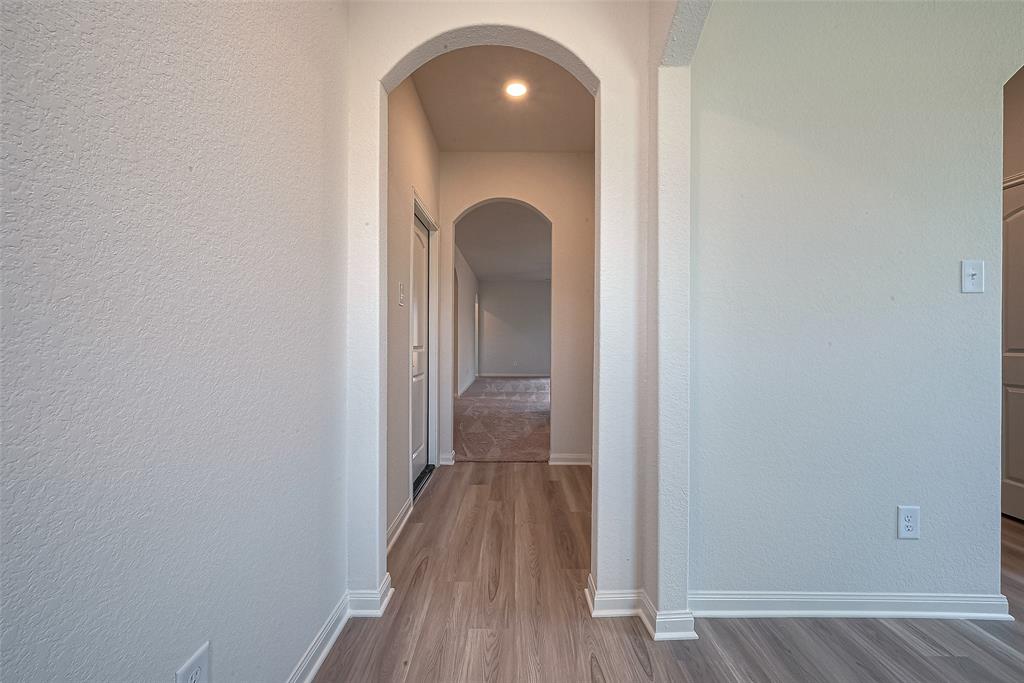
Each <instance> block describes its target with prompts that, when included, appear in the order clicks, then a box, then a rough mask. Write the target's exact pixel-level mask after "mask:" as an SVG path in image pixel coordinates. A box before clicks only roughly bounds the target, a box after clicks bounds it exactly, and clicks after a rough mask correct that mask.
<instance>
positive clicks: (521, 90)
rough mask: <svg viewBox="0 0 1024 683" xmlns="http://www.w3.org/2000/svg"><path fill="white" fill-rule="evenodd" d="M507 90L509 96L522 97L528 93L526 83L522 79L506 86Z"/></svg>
mask: <svg viewBox="0 0 1024 683" xmlns="http://www.w3.org/2000/svg"><path fill="white" fill-rule="evenodd" d="M505 92H506V93H507V94H508V96H509V97H522V96H523V95H525V94H526V84H525V83H523V82H522V81H512V82H511V83H508V84H507V85H506V86H505Z"/></svg>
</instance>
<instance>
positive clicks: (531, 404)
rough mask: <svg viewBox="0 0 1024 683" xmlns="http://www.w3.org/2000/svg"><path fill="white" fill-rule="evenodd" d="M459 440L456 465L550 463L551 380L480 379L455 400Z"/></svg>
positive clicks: (455, 438)
mask: <svg viewBox="0 0 1024 683" xmlns="http://www.w3.org/2000/svg"><path fill="white" fill-rule="evenodd" d="M454 442H455V460H456V462H468V461H476V462H547V461H548V458H549V456H550V451H551V379H550V378H547V377H533V378H526V377H481V378H478V379H477V380H476V381H475V382H473V384H472V385H471V386H470V387H469V388H468V389H466V391H465V393H464V394H463V395H462V396H460V397H458V398H457V399H455V429H454ZM587 509H588V510H589V509H590V508H589V507H588V508H587Z"/></svg>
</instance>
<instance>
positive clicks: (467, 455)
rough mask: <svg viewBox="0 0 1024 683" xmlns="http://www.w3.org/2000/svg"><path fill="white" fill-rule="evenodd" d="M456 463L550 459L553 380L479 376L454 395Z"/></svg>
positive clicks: (541, 460) (546, 378)
mask: <svg viewBox="0 0 1024 683" xmlns="http://www.w3.org/2000/svg"><path fill="white" fill-rule="evenodd" d="M453 436H454V441H455V443H454V446H455V460H456V462H467V461H477V462H547V460H548V458H549V456H550V452H551V379H550V378H548V377H530V378H526V377H480V378H478V379H477V380H476V381H475V382H473V384H472V385H471V386H470V387H469V388H468V389H466V391H465V393H464V394H463V395H462V396H460V397H458V398H457V399H455V430H454V435H453Z"/></svg>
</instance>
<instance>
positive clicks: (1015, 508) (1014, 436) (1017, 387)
mask: <svg viewBox="0 0 1024 683" xmlns="http://www.w3.org/2000/svg"><path fill="white" fill-rule="evenodd" d="M1003 513H1004V514H1007V515H1011V516H1013V517H1017V518H1018V519H1024V183H1021V184H1019V185H1015V186H1012V187H1007V188H1006V189H1005V190H1003Z"/></svg>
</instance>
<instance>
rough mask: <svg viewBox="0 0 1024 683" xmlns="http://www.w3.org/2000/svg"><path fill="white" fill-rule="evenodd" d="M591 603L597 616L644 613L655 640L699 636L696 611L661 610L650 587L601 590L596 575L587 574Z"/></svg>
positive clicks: (646, 623) (588, 593) (684, 638)
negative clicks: (694, 616) (649, 594)
mask: <svg viewBox="0 0 1024 683" xmlns="http://www.w3.org/2000/svg"><path fill="white" fill-rule="evenodd" d="M585 593H586V596H587V604H588V605H589V606H590V615H591V616H592V617H594V618H595V619H602V618H605V617H640V620H641V621H642V622H643V623H644V627H646V628H647V632H648V633H650V634H651V638H653V639H654V640H696V639H697V632H696V631H695V630H694V628H693V613H692V612H690V611H689V610H666V611H663V612H658V610H656V609H655V607H654V603H653V602H651V599H650V598H649V597H648V596H647V591H645V590H643V589H640V590H623V591H600V592H599V591H598V590H597V588H596V586H595V585H594V576H593V574H591V575H590V576H589V577H587V588H586V591H585Z"/></svg>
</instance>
